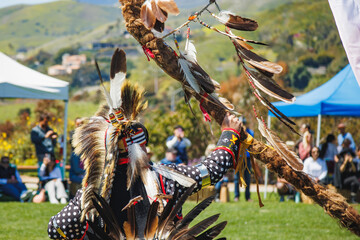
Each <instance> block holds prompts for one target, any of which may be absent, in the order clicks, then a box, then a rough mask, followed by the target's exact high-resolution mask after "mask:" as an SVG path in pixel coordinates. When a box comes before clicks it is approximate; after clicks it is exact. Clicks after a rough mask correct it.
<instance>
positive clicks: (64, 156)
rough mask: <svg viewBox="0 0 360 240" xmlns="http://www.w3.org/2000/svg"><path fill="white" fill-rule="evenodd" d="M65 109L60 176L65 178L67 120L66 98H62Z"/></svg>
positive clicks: (67, 102)
mask: <svg viewBox="0 0 360 240" xmlns="http://www.w3.org/2000/svg"><path fill="white" fill-rule="evenodd" d="M64 103H65V109H64V140H63V167H62V176H63V178H65V167H66V153H67V151H66V150H67V149H66V147H67V122H68V104H69V101H68V100H64Z"/></svg>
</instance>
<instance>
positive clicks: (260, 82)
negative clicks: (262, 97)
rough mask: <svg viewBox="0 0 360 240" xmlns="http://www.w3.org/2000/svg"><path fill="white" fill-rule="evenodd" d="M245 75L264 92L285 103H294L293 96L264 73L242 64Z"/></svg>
mask: <svg viewBox="0 0 360 240" xmlns="http://www.w3.org/2000/svg"><path fill="white" fill-rule="evenodd" d="M243 67H244V69H245V73H246V75H247V76H248V77H249V78H250V79H251V80H252V81H253V82H254V84H255V86H256V87H258V88H259V89H260V90H261V91H263V92H265V93H266V94H268V95H270V96H272V97H274V98H277V99H279V100H281V101H283V102H286V103H294V102H295V99H296V98H295V97H294V95H292V94H291V93H289V92H287V91H285V90H284V89H282V88H281V87H280V86H279V85H278V84H277V83H276V82H275V81H274V80H272V79H271V78H269V77H267V76H265V75H264V74H262V73H260V72H258V71H256V70H254V69H251V68H249V67H247V66H246V65H244V64H243Z"/></svg>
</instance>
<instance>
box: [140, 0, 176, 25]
mask: <svg viewBox="0 0 360 240" xmlns="http://www.w3.org/2000/svg"><path fill="white" fill-rule="evenodd" d="M168 13H170V14H174V15H178V14H179V13H180V11H179V9H178V7H177V5H176V3H175V2H174V1H173V0H146V1H145V2H144V3H143V5H142V6H141V11H140V18H141V20H142V22H143V23H144V25H145V26H146V27H147V28H148V29H153V28H154V29H155V30H156V31H159V32H162V31H163V30H164V28H165V25H164V22H165V21H166V20H167V18H168Z"/></svg>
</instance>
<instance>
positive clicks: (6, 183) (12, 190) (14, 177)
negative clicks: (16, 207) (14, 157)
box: [0, 157, 31, 202]
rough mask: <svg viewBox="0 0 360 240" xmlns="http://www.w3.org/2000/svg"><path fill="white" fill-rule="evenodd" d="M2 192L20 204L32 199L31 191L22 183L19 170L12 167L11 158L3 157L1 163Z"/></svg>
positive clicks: (0, 182)
mask: <svg viewBox="0 0 360 240" xmlns="http://www.w3.org/2000/svg"><path fill="white" fill-rule="evenodd" d="M0 190H1V191H2V192H3V193H4V194H5V195H8V196H11V197H13V198H15V199H16V200H17V201H20V202H23V201H25V200H28V199H29V198H30V197H31V191H28V190H27V188H26V186H25V184H24V183H22V181H21V178H20V174H19V172H18V170H17V169H16V167H15V166H11V165H10V159H9V157H2V158H1V161H0Z"/></svg>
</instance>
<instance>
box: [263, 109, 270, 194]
mask: <svg viewBox="0 0 360 240" xmlns="http://www.w3.org/2000/svg"><path fill="white" fill-rule="evenodd" d="M267 127H268V128H269V129H270V127H271V116H270V115H269V114H268V119H267ZM268 179H269V169H267V167H265V192H264V199H266V195H267V185H268Z"/></svg>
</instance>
